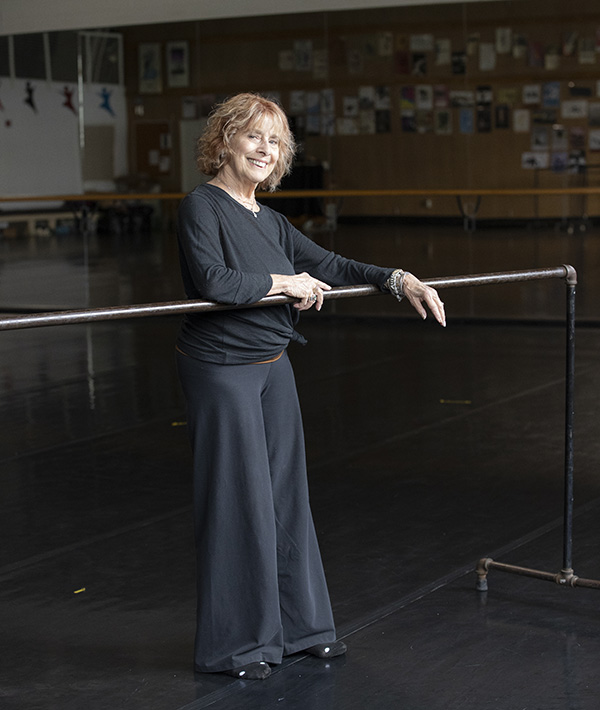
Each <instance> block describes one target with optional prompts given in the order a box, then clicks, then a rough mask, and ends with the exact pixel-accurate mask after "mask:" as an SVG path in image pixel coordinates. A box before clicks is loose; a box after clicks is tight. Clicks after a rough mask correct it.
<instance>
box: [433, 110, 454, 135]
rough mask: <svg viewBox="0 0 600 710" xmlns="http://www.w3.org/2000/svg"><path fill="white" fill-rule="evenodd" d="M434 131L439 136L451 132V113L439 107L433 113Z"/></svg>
mask: <svg viewBox="0 0 600 710" xmlns="http://www.w3.org/2000/svg"><path fill="white" fill-rule="evenodd" d="M434 131H435V133H437V134H438V135H439V136H449V135H450V134H451V133H452V113H451V112H450V111H448V110H446V109H440V110H439V111H436V112H435V114H434Z"/></svg>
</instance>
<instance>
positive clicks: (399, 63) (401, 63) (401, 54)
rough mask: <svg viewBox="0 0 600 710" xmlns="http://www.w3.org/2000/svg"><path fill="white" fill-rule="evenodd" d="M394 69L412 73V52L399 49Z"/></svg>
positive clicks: (399, 72)
mask: <svg viewBox="0 0 600 710" xmlns="http://www.w3.org/2000/svg"><path fill="white" fill-rule="evenodd" d="M394 70H395V72H396V74H410V54H409V53H408V52H407V51H406V50H404V49H399V50H398V51H397V52H395V53H394ZM599 96H600V94H599Z"/></svg>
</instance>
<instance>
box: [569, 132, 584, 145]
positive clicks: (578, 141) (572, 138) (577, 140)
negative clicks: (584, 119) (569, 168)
mask: <svg viewBox="0 0 600 710" xmlns="http://www.w3.org/2000/svg"><path fill="white" fill-rule="evenodd" d="M569 148H570V149H571V150H584V149H585V128H583V126H570V127H569Z"/></svg>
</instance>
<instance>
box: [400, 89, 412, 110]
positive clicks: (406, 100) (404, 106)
mask: <svg viewBox="0 0 600 710" xmlns="http://www.w3.org/2000/svg"><path fill="white" fill-rule="evenodd" d="M414 107H415V87H414V86H403V87H402V88H401V89H400V109H401V110H402V111H405V110H408V111H410V110H412V109H414Z"/></svg>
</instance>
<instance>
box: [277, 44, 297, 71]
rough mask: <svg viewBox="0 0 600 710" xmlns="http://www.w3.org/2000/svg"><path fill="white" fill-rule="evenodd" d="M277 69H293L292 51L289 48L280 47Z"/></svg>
mask: <svg viewBox="0 0 600 710" xmlns="http://www.w3.org/2000/svg"><path fill="white" fill-rule="evenodd" d="M278 66H279V71H284V72H291V71H294V52H293V50H291V49H282V50H281V51H280V52H279V54H278Z"/></svg>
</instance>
